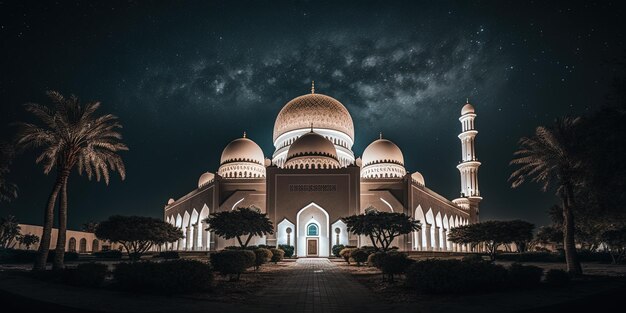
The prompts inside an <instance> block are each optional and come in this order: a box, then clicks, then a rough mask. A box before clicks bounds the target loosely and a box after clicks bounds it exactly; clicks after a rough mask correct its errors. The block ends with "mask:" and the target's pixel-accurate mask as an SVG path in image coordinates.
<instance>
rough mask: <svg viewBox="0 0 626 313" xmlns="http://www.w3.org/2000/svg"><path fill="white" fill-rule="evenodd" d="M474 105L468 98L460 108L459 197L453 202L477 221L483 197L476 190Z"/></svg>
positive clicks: (476, 132)
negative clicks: (479, 205) (467, 211)
mask: <svg viewBox="0 0 626 313" xmlns="http://www.w3.org/2000/svg"><path fill="white" fill-rule="evenodd" d="M475 118H476V113H474V106H472V105H471V104H470V103H469V99H468V100H467V101H466V103H465V105H464V106H463V108H462V109H461V117H460V118H459V121H461V133H460V134H459V139H460V140H461V162H460V163H459V165H457V166H456V168H458V169H459V172H460V174H461V197H460V198H459V199H455V201H454V202H455V203H457V204H458V205H460V206H461V207H463V208H465V209H467V210H469V211H470V221H472V222H478V204H479V203H480V200H482V199H483V198H482V197H481V196H480V191H479V190H478V168H479V167H480V162H478V159H477V158H476V145H475V139H476V135H477V134H478V131H477V130H476V129H475V128H474V119H475Z"/></svg>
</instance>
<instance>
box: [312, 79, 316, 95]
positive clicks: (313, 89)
mask: <svg viewBox="0 0 626 313" xmlns="http://www.w3.org/2000/svg"><path fill="white" fill-rule="evenodd" d="M314 93H315V81H314V80H312V81H311V94H314Z"/></svg>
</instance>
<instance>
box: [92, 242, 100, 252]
mask: <svg viewBox="0 0 626 313" xmlns="http://www.w3.org/2000/svg"><path fill="white" fill-rule="evenodd" d="M99 250H100V242H99V241H98V239H94V240H93V242H92V243H91V251H93V252H98V251H99Z"/></svg>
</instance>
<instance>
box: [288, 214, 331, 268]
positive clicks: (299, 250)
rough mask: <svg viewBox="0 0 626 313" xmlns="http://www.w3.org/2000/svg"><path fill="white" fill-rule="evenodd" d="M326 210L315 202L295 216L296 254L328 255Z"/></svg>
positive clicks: (310, 255)
mask: <svg viewBox="0 0 626 313" xmlns="http://www.w3.org/2000/svg"><path fill="white" fill-rule="evenodd" d="M328 219H329V218H328V212H326V210H324V209H323V208H322V207H320V206H319V205H317V204H315V203H311V204H309V205H307V206H305V207H304V208H302V209H301V210H300V211H299V212H298V215H297V216H296V220H297V222H296V235H297V239H296V255H297V256H299V257H305V256H309V257H316V256H321V257H328V256H329V255H330V239H329V226H328Z"/></svg>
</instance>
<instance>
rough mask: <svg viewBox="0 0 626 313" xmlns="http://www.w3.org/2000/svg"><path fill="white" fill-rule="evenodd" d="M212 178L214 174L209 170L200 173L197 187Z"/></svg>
mask: <svg viewBox="0 0 626 313" xmlns="http://www.w3.org/2000/svg"><path fill="white" fill-rule="evenodd" d="M214 178H215V174H213V173H210V172H206V173H204V174H202V175H200V178H199V179H198V188H200V187H202V186H204V185H206V184H208V183H210V182H211V181H213V179H214Z"/></svg>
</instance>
